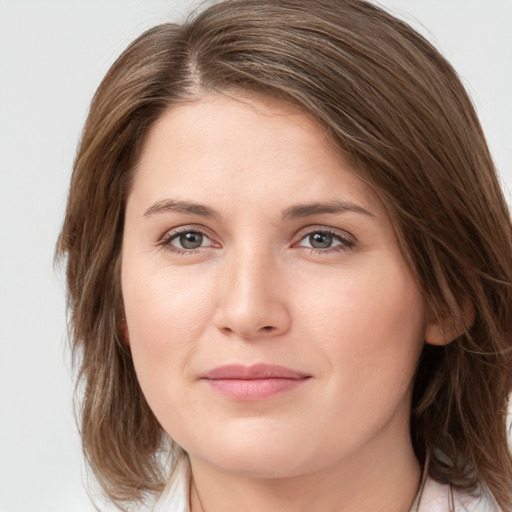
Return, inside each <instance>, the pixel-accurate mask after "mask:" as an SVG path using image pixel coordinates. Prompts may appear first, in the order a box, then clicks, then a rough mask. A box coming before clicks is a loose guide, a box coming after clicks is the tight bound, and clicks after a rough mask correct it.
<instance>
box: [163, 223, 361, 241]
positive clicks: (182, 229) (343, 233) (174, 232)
mask: <svg viewBox="0 0 512 512" xmlns="http://www.w3.org/2000/svg"><path fill="white" fill-rule="evenodd" d="M187 232H197V233H201V234H202V235H203V236H206V237H207V238H208V239H210V240H211V241H212V242H217V243H219V242H218V239H219V238H220V237H219V236H218V235H217V234H216V233H214V232H212V231H211V230H210V229H208V228H207V227H206V226H204V225H201V224H184V225H181V226H176V227H174V228H171V229H167V230H166V231H164V232H163V234H162V235H161V236H160V237H159V239H158V241H157V243H163V242H166V241H170V240H172V239H173V238H174V237H176V236H178V235H180V234H182V233H187ZM312 233H329V234H331V235H334V236H337V237H339V238H341V239H348V240H350V241H351V242H353V243H356V242H357V238H356V237H355V236H354V235H353V234H352V233H350V232H349V231H347V230H344V229H341V228H335V227H332V226H325V225H322V224H313V225H309V226H304V227H302V228H301V229H299V230H298V231H296V232H295V234H294V235H293V237H292V239H294V240H295V242H293V244H295V243H297V242H298V241H301V240H303V239H304V238H306V237H307V236H309V235H311V234H312ZM293 244H292V245H293Z"/></svg>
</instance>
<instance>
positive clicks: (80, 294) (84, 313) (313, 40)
mask: <svg viewBox="0 0 512 512" xmlns="http://www.w3.org/2000/svg"><path fill="white" fill-rule="evenodd" d="M229 89H242V90H244V91H248V92H251V93H256V94H262V95H266V96H272V97H276V98H281V99H282V100H285V101H288V102H292V103H293V104H295V105H297V106H299V107H300V108H302V109H303V110H304V111H305V112H307V113H309V115H310V116H312V118H314V119H315V120H316V121H317V122H318V123H319V125H320V126H322V127H324V128H325V129H326V131H327V133H328V134H329V136H330V138H331V139H332V141H333V144H334V145H335V147H337V148H339V149H340V150H341V151H342V152H343V154H344V155H345V157H346V158H348V159H349V161H350V162H351V163H352V165H353V168H354V172H355V173H357V175H358V176H359V177H360V178H361V179H362V180H364V181H365V182H366V183H367V184H369V185H370V186H371V187H372V188H373V189H374V190H375V191H376V192H377V193H378V194H379V196H380V197H381V198H382V200H383V202H384V204H385V205H386V208H387V210H388V213H389V215H390V217H391V219H392V221H393V223H394V226H395V230H396V232H397V235H398V238H399V241H400V243H401V246H402V249H403V252H404V254H405V256H406V258H407V259H408V261H409V264H410V266H411V268H412V270H413V272H414V275H415V276H416V279H417V282H418V284H419V286H420V287H421V290H422V292H423V294H424V297H425V300H426V303H427V304H428V306H429V309H430V311H431V312H432V314H434V315H436V316H437V317H438V318H439V319H441V320H442V319H445V318H451V319H453V321H455V322H461V321H463V319H464V314H463V308H464V303H465V301H467V300H468V299H469V300H471V302H472V303H473V305H474V307H475V310H476V319H475V323H474V325H473V327H472V328H471V329H470V330H469V331H468V330H467V329H466V332H465V333H464V334H463V335H461V336H460V337H459V338H457V339H456V340H455V341H454V342H452V343H450V344H448V345H446V346H443V347H434V346H430V345H425V347H424V350H423V353H422V355H421V358H420V361H419V366H418V369H417V374H416V380H415V389H414V396H413V404H412V416H411V435H412V440H413V445H414V448H415V451H416V454H417V457H418V459H419V460H420V462H421V463H423V464H428V472H429V474H430V475H431V476H432V477H433V478H435V479H436V480H438V481H440V482H451V483H452V484H453V485H454V486H456V487H457V488H460V489H463V490H466V491H471V490H475V489H476V488H477V486H479V485H484V486H487V487H488V488H489V489H490V491H491V492H492V493H493V494H494V496H495V497H496V499H497V501H498V502H499V504H500V505H501V507H502V508H503V509H504V510H512V493H511V489H512V458H511V454H510V450H509V446H508V442H507V428H506V418H507V404H508V397H509V393H510V392H511V390H512V356H511V354H512V350H511V346H512V340H511V336H512V287H511V277H512V236H511V222H510V216H509V211H508V208H507V205H506V202H505V200H504V198H503V196H502V192H501V190H500V186H499V183H498V179H497V177H496V172H495V169H494V166H493V163H492V160H491V157H490V154H489V151H488V148H487V145H486V142H485V138H484V135H483V133H482V130H481V127H480V124H479V121H478V119H477V116H476V114H475V110H474V108H473V106H472V104H471V101H470V100H469V98H468V96H467V94H466V92H465V90H464V88H463V86H462V85H461V82H460V81H459V79H458V77H457V75H456V73H455V71H454V70H453V69H452V67H451V66H450V65H449V64H448V62H447V61H446V60H445V59H444V58H443V57H442V56H441V55H440V54H439V53H438V52H437V51H436V50H435V49H434V48H433V47H432V46H431V45H430V44H429V43H428V42H427V41H426V40H425V39H424V38H422V37H421V36H420V35H418V34H417V33H416V32H415V31H414V30H412V29H411V28H410V27H409V26H408V25H406V24H405V23H403V22H402V21H399V20H397V19H395V18H394V17H392V16H391V15H389V14H387V13H386V12H384V11H383V10H381V9H379V8H377V7H376V6H374V5H372V4H370V3H368V2H365V1H362V0H315V1H314V2H310V1H307V0H227V1H224V2H220V3H218V4H217V5H213V6H212V7H209V8H208V9H206V10H204V11H203V12H200V13H199V14H198V15H196V16H195V17H193V18H192V19H190V20H189V21H187V22H186V23H184V24H181V25H178V24H164V25H160V26H157V27H155V28H153V29H151V30H149V31H147V32H146V33H144V34H143V35H142V36H140V37H139V38H138V39H137V40H136V41H134V42H133V43H132V44H131V45H130V46H129V47H128V48H127V49H126V51H125V52H124V53H123V54H122V55H121V56H120V57H119V59H118V60H117V61H116V63H115V64H114V65H113V66H112V68H111V69H110V71H109V72H108V74H107V75H106V77H105V78H104V80H103V82H102V83H101V85H100V87H99V89H98V91H97V92H96V95H95V97H94V99H93V102H92V105H91V109H90V113H89V116H88V118H87V122H86V125H85V128H84V131H83V135H82V139H81V142H80V146H79V150H78V154H77V156H76V160H75V165H74V172H73V177H72V182H71V189H70V194H69V200H68V206H67V212H66V217H65V222H64V226H63V229H62V233H61V235H60V238H59V242H58V252H57V253H58V255H67V279H68V287H69V307H70V325H71V328H72V343H73V347H74V349H75V354H78V356H79V361H80V373H79V381H80V382H81V383H82V384H83V396H82V402H81V411H82V416H81V421H82V423H81V434H82V440H83V448H84V452H85V454H86V456H87V459H88V462H89V464H90V466H91V467H92V469H93V471H94V473H95V474H96V476H97V477H98V479H99V481H100V483H101V484H102V485H103V487H104V489H105V490H106V492H107V493H108V495H109V496H110V497H111V498H112V499H113V500H115V501H117V502H118V503H122V502H123V501H126V500H138V499H142V498H143V497H144V495H145V494H146V493H148V492H149V493H152V492H158V491H159V490H161V489H162V485H163V482H164V480H165V478H166V472H165V467H164V466H165V464H162V461H161V460H160V458H159V457H160V454H161V453H162V452H166V451H172V446H169V445H168V444H167V443H166V437H165V435H164V434H163V432H162V429H161V427H160V425H159V424H158V422H157V421H156V419H155V417H154V415H153V414H152V412H151V410H150V409H149V407H148V405H147V403H146V401H145V399H144V397H143V395H142V392H141V390H140V388H139V385H138V383H137V379H136V376H135V372H134V368H133V364H132V360H131V357H130V353H129V350H128V349H126V348H125V347H124V346H123V345H122V344H121V343H119V337H120V336H121V334H120V322H121V320H122V318H123V307H122V294H121V289H120V280H119V262H120V258H119V256H120V250H121V241H122V231H123V216H124V209H125V202H126V197H127V194H128V193H129V190H130V183H131V180H132V177H133V173H134V169H135V167H136V162H137V151H138V149H139V148H140V145H141V141H142V140H143V138H144V136H145V134H146V133H147V131H148V128H149V127H150V126H151V125H152V124H153V123H154V121H155V120H156V119H157V118H158V117H159V116H160V114H161V113H162V112H163V111H164V110H165V109H167V108H169V107H170V106H172V105H175V104H178V103H180V102H184V101H188V100H191V99H194V97H195V96H197V95H198V94H199V93H200V92H201V91H205V90H207V91H226V90H229ZM176 450H178V451H179V449H176ZM171 465H172V463H171Z"/></svg>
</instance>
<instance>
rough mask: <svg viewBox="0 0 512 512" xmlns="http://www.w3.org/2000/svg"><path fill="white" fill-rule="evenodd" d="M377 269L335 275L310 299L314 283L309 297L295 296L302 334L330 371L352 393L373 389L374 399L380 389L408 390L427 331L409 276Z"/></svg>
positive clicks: (418, 296)
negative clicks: (314, 344) (308, 337)
mask: <svg viewBox="0 0 512 512" xmlns="http://www.w3.org/2000/svg"><path fill="white" fill-rule="evenodd" d="M377 268H378V270H377ZM377 268H375V269H370V271H368V272H365V273H361V272H357V271H354V272H350V271H346V272H343V273H342V272H340V279H339V280H335V279H331V281H330V282H329V281H325V282H326V283H329V284H328V285H326V286H323V287H322V290H321V293H313V289H314V288H317V286H316V285H315V284H313V283H311V286H310V285H307V288H310V289H309V292H308V293H300V294H299V293H298V292H296V294H297V296H301V297H302V300H301V301H300V303H299V304H300V311H301V313H300V314H299V315H298V316H301V317H303V318H304V319H305V322H307V325H305V326H304V327H303V328H304V330H307V331H309V332H310V333H312V337H313V338H314V339H316V340H318V346H319V349H320V350H321V351H322V352H323V354H324V358H325V360H326V364H328V365H329V366H330V371H331V372H332V373H333V374H335V375H336V378H337V379H338V380H343V381H346V382H349V381H350V388H351V389H357V387H358V386H360V389H362V390H364V389H368V390H369V392H370V391H371V390H370V388H371V387H372V386H373V387H375V388H376V391H375V393H376V394H378V392H379V389H378V387H379V386H380V385H384V386H385V387H387V389H389V386H395V385H396V386H398V387H400V388H404V386H405V387H408V386H409V385H410V381H411V380H412V378H413V375H414V371H415V368H416V364H417V361H418V358H419V354H420V352H421V348H422V346H423V339H424V333H425V327H426V318H425V307H424V301H423V298H422V296H421V293H420V291H419V290H418V288H417V286H416V284H415V282H414V279H413V278H412V276H411V275H410V274H409V272H408V271H405V270H404V269H403V268H402V267H401V266H397V265H395V264H389V265H386V262H385V261H382V262H381V264H380V265H379V266H378V267H377ZM354 382H356V383H358V384H357V385H355V386H354ZM340 385H341V384H340Z"/></svg>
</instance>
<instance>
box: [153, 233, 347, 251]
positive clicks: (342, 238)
mask: <svg viewBox="0 0 512 512" xmlns="http://www.w3.org/2000/svg"><path fill="white" fill-rule="evenodd" d="M187 233H194V234H198V235H201V236H203V237H205V238H207V239H208V240H210V241H211V236H210V235H209V234H208V233H207V232H206V231H204V230H202V229H198V228H190V227H183V228H178V229H175V230H172V231H170V232H167V233H166V234H165V235H164V236H163V238H162V239H161V240H160V241H159V242H158V243H157V245H158V246H160V247H161V248H163V249H165V250H167V251H170V252H172V253H174V254H178V255H181V254H183V255H191V254H195V253H197V252H200V250H201V249H203V248H204V247H202V246H200V247H198V248H195V249H181V248H179V247H175V246H173V245H172V244H171V242H172V241H173V240H176V239H177V238H178V237H179V236H181V235H183V234H187ZM315 234H321V235H329V236H332V237H333V239H335V240H337V241H338V242H340V244H339V245H335V246H334V247H326V248H322V249H320V248H316V247H309V248H308V247H306V246H301V245H299V244H300V243H301V242H303V241H304V240H306V239H307V238H308V237H310V236H312V235H315ZM208 247H211V246H208ZM292 247H303V248H305V249H309V250H310V251H309V252H310V254H326V253H327V254H329V253H335V252H342V251H350V250H352V249H354V248H355V247H356V241H355V240H354V239H353V238H351V237H349V236H347V235H343V234H341V233H339V232H338V231H334V230H332V229H326V228H316V229H308V231H306V232H304V231H303V232H302V233H301V234H300V239H299V241H298V242H296V243H294V244H293V246H292Z"/></svg>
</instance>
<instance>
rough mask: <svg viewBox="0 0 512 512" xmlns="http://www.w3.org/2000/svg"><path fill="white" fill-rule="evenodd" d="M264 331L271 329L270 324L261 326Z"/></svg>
mask: <svg viewBox="0 0 512 512" xmlns="http://www.w3.org/2000/svg"><path fill="white" fill-rule="evenodd" d="M262 329H263V330H264V331H272V330H273V329H274V328H273V327H272V326H271V325H266V326H265V327H262Z"/></svg>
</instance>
